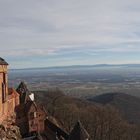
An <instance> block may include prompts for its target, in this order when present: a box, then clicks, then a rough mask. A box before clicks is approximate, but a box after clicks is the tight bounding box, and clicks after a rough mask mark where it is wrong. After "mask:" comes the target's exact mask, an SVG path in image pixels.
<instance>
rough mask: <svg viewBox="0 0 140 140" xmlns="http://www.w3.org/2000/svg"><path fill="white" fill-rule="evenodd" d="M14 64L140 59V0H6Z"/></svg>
mask: <svg viewBox="0 0 140 140" xmlns="http://www.w3.org/2000/svg"><path fill="white" fill-rule="evenodd" d="M0 57H2V58H4V59H6V61H7V62H8V63H9V67H10V68H33V67H50V66H67V65H94V64H126V63H127V64H129V63H135V64H137V63H140V0H0Z"/></svg>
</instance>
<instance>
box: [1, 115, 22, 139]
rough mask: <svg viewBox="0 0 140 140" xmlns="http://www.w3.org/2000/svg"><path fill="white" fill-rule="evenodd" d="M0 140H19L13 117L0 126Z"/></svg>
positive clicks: (17, 128)
mask: <svg viewBox="0 0 140 140" xmlns="http://www.w3.org/2000/svg"><path fill="white" fill-rule="evenodd" d="M0 140H21V135H20V130H19V127H17V126H16V125H15V116H14V115H13V116H12V117H9V118H8V119H6V120H5V121H3V123H2V124H1V125H0Z"/></svg>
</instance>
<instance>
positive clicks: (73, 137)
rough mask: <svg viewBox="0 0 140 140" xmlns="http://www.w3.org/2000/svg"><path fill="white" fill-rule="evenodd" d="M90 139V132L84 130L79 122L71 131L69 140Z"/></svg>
mask: <svg viewBox="0 0 140 140" xmlns="http://www.w3.org/2000/svg"><path fill="white" fill-rule="evenodd" d="M87 139H89V134H88V132H87V131H86V130H85V129H84V127H83V126H82V124H81V122H80V121H78V122H77V123H76V125H75V126H74V128H73V130H72V131H71V133H70V135H69V138H68V140H87Z"/></svg>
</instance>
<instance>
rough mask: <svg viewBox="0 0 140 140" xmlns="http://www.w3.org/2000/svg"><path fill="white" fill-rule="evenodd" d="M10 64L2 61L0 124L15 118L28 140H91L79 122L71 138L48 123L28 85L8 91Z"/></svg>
mask: <svg viewBox="0 0 140 140" xmlns="http://www.w3.org/2000/svg"><path fill="white" fill-rule="evenodd" d="M7 66H8V63H7V62H6V61H5V60H4V59H2V58H0V124H1V123H2V122H3V121H4V120H6V119H7V118H10V117H12V116H14V114H16V117H15V123H16V125H17V126H18V127H19V128H20V132H21V134H22V136H23V137H28V139H29V140H31V139H34V140H88V139H89V135H88V133H87V131H86V130H85V129H84V128H83V126H82V124H81V123H80V122H79V121H78V122H77V123H76V125H75V127H74V128H73V130H72V131H71V133H70V134H68V133H67V132H65V131H64V130H63V129H62V128H60V127H59V126H57V125H56V124H55V123H53V122H52V121H51V120H50V119H49V115H48V114H47V112H46V110H45V109H44V107H43V106H40V105H38V104H37V103H36V101H35V100H34V94H33V93H31V92H30V91H29V90H28V88H27V86H26V84H25V83H24V82H21V83H20V85H19V86H18V88H17V89H16V90H15V89H14V88H8V78H7V72H8V70H7Z"/></svg>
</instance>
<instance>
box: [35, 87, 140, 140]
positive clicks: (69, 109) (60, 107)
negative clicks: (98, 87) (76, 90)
mask: <svg viewBox="0 0 140 140" xmlns="http://www.w3.org/2000/svg"><path fill="white" fill-rule="evenodd" d="M34 93H35V95H36V99H37V100H38V102H40V103H42V104H43V105H44V106H45V109H46V110H47V112H48V114H50V115H51V116H53V117H54V118H56V120H57V122H58V123H59V126H61V127H62V128H64V130H65V131H67V132H70V131H71V129H72V128H73V126H74V124H75V122H76V121H77V120H80V121H81V122H82V124H83V126H84V127H85V129H86V130H87V131H88V133H89V135H90V137H91V139H103V140H116V139H120V140H132V139H131V138H132V137H133V139H134V140H137V139H139V138H140V135H139V133H138V132H139V129H138V128H137V126H136V125H132V124H128V123H127V121H125V120H124V119H122V117H121V115H120V113H119V112H118V110H116V109H115V108H113V107H112V106H102V105H100V104H97V103H93V102H89V101H86V100H82V99H77V98H74V97H70V96H66V95H64V94H63V92H62V91H60V90H59V89H55V90H48V91H36V92H34Z"/></svg>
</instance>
